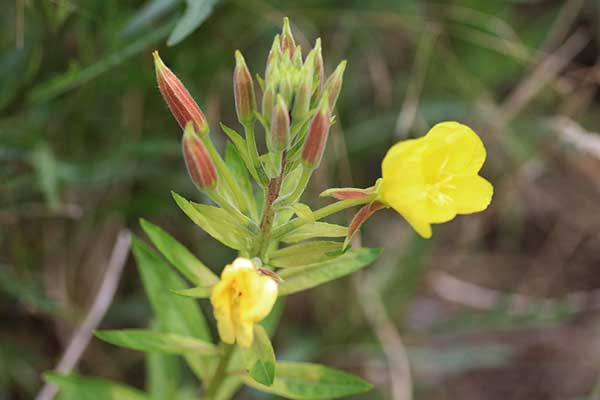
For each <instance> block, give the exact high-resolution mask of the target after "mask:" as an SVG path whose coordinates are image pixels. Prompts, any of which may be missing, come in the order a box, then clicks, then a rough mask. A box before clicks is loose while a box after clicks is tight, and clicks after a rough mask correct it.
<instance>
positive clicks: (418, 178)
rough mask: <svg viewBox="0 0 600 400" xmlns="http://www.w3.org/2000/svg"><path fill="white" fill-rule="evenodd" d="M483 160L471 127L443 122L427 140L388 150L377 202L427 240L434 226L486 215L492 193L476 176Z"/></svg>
mask: <svg viewBox="0 0 600 400" xmlns="http://www.w3.org/2000/svg"><path fill="white" fill-rule="evenodd" d="M485 156H486V153H485V147H484V146H483V143H482V142H481V139H480V138H479V136H477V134H476V133H475V132H473V130H472V129H471V128H469V127H468V126H466V125H462V124H459V123H458V122H441V123H439V124H437V125H435V126H434V127H433V128H431V130H430V131H429V132H428V133H427V135H425V136H423V137H421V138H418V139H411V140H406V141H402V142H400V143H397V144H396V145H394V146H393V147H392V148H391V149H390V150H389V151H388V153H387V154H386V156H385V158H384V159H383V163H382V166H381V169H382V177H383V179H382V181H381V186H380V187H379V201H381V202H382V203H384V204H386V205H388V206H390V207H392V208H393V209H394V210H396V211H397V212H398V213H400V214H401V215H402V216H403V217H404V218H405V219H406V220H407V221H408V223H409V224H410V225H411V226H412V227H413V228H414V229H415V230H416V231H417V233H419V235H421V236H423V237H425V238H429V237H431V224H437V223H442V222H447V221H450V220H451V219H452V218H454V217H455V216H456V215H457V214H470V213H474V212H478V211H483V210H485V209H486V208H487V206H488V205H489V204H490V201H491V199H492V193H493V191H494V189H493V187H492V185H491V184H490V183H489V182H488V181H487V180H485V179H484V178H482V177H481V176H479V175H478V172H479V170H480V169H481V167H482V166H483V163H484V161H485Z"/></svg>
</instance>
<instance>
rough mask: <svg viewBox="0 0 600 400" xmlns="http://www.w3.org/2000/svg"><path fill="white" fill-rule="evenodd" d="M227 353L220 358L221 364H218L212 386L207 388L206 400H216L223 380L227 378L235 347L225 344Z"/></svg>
mask: <svg viewBox="0 0 600 400" xmlns="http://www.w3.org/2000/svg"><path fill="white" fill-rule="evenodd" d="M224 346H225V351H224V353H223V355H222V356H221V357H220V358H219V364H217V369H216V370H215V374H214V375H213V377H212V379H211V380H210V384H209V385H208V386H207V388H206V392H205V394H204V398H205V399H206V400H212V399H214V398H215V395H216V394H217V391H218V390H219V387H220V386H221V384H222V383H223V380H224V379H225V377H226V376H227V366H228V365H229V360H230V359H231V355H232V354H233V349H234V346H233V345H230V344H225V345H224Z"/></svg>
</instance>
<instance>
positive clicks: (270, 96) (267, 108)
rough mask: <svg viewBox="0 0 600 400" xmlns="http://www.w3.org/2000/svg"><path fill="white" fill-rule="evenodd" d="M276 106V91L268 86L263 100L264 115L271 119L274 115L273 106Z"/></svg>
mask: <svg viewBox="0 0 600 400" xmlns="http://www.w3.org/2000/svg"><path fill="white" fill-rule="evenodd" d="M274 105H275V90H274V89H273V86H267V88H266V89H265V92H264V93H263V98H262V115H263V116H264V117H265V118H269V117H270V116H271V114H272V113H273V106H274Z"/></svg>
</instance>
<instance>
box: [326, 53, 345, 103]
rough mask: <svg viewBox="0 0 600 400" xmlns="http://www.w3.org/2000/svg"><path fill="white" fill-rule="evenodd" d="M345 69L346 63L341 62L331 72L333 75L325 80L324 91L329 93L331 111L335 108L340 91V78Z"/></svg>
mask: <svg viewBox="0 0 600 400" xmlns="http://www.w3.org/2000/svg"><path fill="white" fill-rule="evenodd" d="M345 69H346V61H342V62H341V63H340V64H339V65H338V66H337V68H336V69H335V71H333V74H331V76H330V77H329V78H328V79H327V82H325V91H327V92H328V93H329V94H328V96H329V108H330V109H332V110H333V109H334V108H335V103H336V102H337V99H338V96H339V95H340V91H341V90H342V78H343V76H344V70H345Z"/></svg>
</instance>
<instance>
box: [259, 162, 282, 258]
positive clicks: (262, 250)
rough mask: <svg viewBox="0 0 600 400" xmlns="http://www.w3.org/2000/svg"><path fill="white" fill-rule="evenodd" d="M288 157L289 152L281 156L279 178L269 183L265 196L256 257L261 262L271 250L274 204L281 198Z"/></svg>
mask: <svg viewBox="0 0 600 400" xmlns="http://www.w3.org/2000/svg"><path fill="white" fill-rule="evenodd" d="M286 156H287V152H285V151H284V152H283V153H282V154H281V169H280V172H279V176H277V177H275V178H272V179H271V180H270V181H269V186H268V189H267V193H266V195H265V203H264V206H263V210H262V218H261V221H260V236H259V239H258V245H257V247H256V256H257V257H258V258H260V259H261V260H264V258H265V256H266V252H267V249H268V248H269V237H270V234H271V227H272V226H273V220H274V218H275V210H274V209H273V203H275V201H276V200H277V198H278V197H279V192H280V191H281V183H282V182H283V175H284V172H285V164H286Z"/></svg>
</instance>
